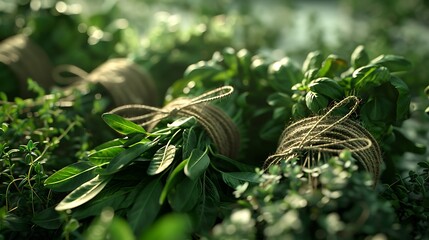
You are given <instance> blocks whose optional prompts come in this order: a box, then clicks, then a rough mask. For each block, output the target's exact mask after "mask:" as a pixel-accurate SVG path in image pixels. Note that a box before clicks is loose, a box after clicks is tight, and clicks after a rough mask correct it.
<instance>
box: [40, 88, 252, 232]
mask: <svg viewBox="0 0 429 240" xmlns="http://www.w3.org/2000/svg"><path fill="white" fill-rule="evenodd" d="M232 90H233V88H232V87H223V88H219V89H216V90H213V91H210V92H207V93H205V94H203V95H201V96H199V97H196V98H192V99H189V98H186V97H184V98H178V99H176V100H175V101H172V102H171V103H169V104H167V105H166V106H164V107H163V108H161V109H158V108H154V107H150V106H146V105H124V106H122V107H118V108H116V109H113V110H112V111H111V112H110V113H106V114H104V115H103V119H104V120H105V122H106V123H107V124H108V125H109V126H110V127H111V128H112V129H114V130H116V131H117V132H118V133H120V134H122V135H124V136H123V137H121V138H118V139H114V140H111V141H109V142H106V143H104V144H102V145H100V146H98V147H96V148H95V149H94V150H92V151H90V153H89V155H88V156H87V157H85V158H82V159H81V160H79V161H77V162H76V163H74V164H71V165H69V166H66V167H65V168H63V169H61V170H59V171H57V172H56V173H54V174H53V175H52V176H50V177H49V178H48V179H47V180H46V181H45V186H46V187H47V188H50V189H52V190H54V191H55V192H58V193H57V194H61V193H60V192H70V191H71V192H70V193H68V194H67V195H66V196H65V197H64V199H63V200H62V201H61V202H60V203H59V204H58V205H57V206H56V208H55V209H56V210H57V211H60V212H62V211H67V212H68V213H69V215H70V217H72V218H74V219H77V220H79V221H82V222H86V221H89V220H90V219H91V218H92V217H94V216H98V215H100V214H101V212H102V211H103V210H104V209H106V208H110V209H112V210H113V212H114V213H115V215H116V216H118V217H121V218H125V219H126V220H127V221H128V222H129V224H130V227H131V229H132V231H133V233H134V234H135V235H137V236H141V235H142V234H146V231H147V230H148V229H149V227H150V226H151V225H152V224H153V222H154V221H155V220H157V219H158V218H160V217H162V216H163V215H164V214H165V213H169V212H177V213H185V215H186V216H187V219H188V220H189V221H190V223H191V226H192V227H191V229H192V230H191V232H192V233H194V234H202V233H204V232H207V231H209V230H210V229H211V227H212V226H213V225H214V224H215V223H216V222H217V221H218V220H219V218H221V217H222V216H223V215H224V214H226V213H227V212H228V209H229V204H230V203H231V201H232V200H233V196H232V191H233V189H234V188H235V187H236V186H238V185H239V184H241V183H242V182H245V181H250V182H253V181H254V179H253V178H254V176H255V174H254V173H253V171H252V168H251V167H250V166H249V165H247V164H245V163H242V162H238V161H236V160H235V159H233V158H234V155H235V154H236V152H237V151H238V150H239V149H238V148H239V142H238V141H239V138H238V137H239V135H238V130H237V129H236V126H235V123H234V122H233V121H232V120H231V119H230V117H229V116H228V115H227V114H226V113H224V112H223V110H222V109H221V108H217V107H215V106H212V105H209V104H208V102H209V101H212V100H217V99H220V98H223V97H225V96H227V95H229V94H231V92H232ZM219 101H220V100H219ZM222 101H228V99H223V100H222ZM130 110H134V111H132V112H131V113H130ZM140 113H142V114H140ZM118 114H119V115H118ZM130 114H131V116H129V115H130ZM120 115H123V116H124V117H121V116H120ZM131 120H132V121H131ZM142 126H145V128H146V129H145V128H143V127H142ZM228 189H229V190H228Z"/></svg>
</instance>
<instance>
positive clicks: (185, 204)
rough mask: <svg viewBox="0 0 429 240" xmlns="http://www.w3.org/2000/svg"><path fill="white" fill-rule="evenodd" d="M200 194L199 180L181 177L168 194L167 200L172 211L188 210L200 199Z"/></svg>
mask: <svg viewBox="0 0 429 240" xmlns="http://www.w3.org/2000/svg"><path fill="white" fill-rule="evenodd" d="M201 194H202V186H201V180H200V179H197V180H191V179H189V178H186V177H185V178H183V179H182V180H181V181H180V182H178V183H177V184H176V186H175V187H174V188H173V189H171V191H170V193H169V194H168V202H169V203H170V206H171V207H172V208H173V210H174V211H177V212H187V211H190V210H191V209H192V208H194V206H195V205H196V204H197V203H198V201H199V200H200V197H201Z"/></svg>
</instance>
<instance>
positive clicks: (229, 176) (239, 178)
mask: <svg viewBox="0 0 429 240" xmlns="http://www.w3.org/2000/svg"><path fill="white" fill-rule="evenodd" d="M221 174H222V179H223V181H224V182H225V183H226V184H227V185H228V186H230V187H232V188H234V189H235V188H236V187H238V186H239V185H241V184H243V183H244V182H251V183H258V182H259V175H258V174H257V173H255V172H222V173H221Z"/></svg>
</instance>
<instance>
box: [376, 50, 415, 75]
mask: <svg viewBox="0 0 429 240" xmlns="http://www.w3.org/2000/svg"><path fill="white" fill-rule="evenodd" d="M370 64H377V65H381V66H384V67H386V68H387V69H389V71H390V72H404V71H408V70H410V69H411V66H412V64H411V62H410V61H408V60H407V59H405V58H404V57H401V56H395V55H384V54H383V55H380V56H378V57H376V58H374V59H373V60H371V62H370Z"/></svg>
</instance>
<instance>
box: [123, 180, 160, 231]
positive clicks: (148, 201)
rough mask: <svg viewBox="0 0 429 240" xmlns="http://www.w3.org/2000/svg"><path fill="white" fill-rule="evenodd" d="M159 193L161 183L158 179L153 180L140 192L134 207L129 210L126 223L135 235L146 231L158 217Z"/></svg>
mask: <svg viewBox="0 0 429 240" xmlns="http://www.w3.org/2000/svg"><path fill="white" fill-rule="evenodd" d="M161 191H162V184H161V181H160V180H159V179H156V180H153V181H152V182H150V183H149V184H148V185H146V186H145V187H144V188H143V190H141V192H140V193H139V195H138V196H137V197H136V200H135V202H134V205H133V206H132V207H131V208H130V209H129V211H128V213H127V217H128V222H129V223H130V226H131V228H132V229H133V231H134V232H135V233H136V234H137V235H140V234H141V232H142V231H143V230H145V229H147V228H148V227H149V226H150V225H151V224H152V222H153V221H154V220H155V218H156V216H157V215H158V212H159V209H160V208H161V205H160V204H159V196H160V195H161Z"/></svg>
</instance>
